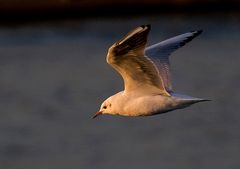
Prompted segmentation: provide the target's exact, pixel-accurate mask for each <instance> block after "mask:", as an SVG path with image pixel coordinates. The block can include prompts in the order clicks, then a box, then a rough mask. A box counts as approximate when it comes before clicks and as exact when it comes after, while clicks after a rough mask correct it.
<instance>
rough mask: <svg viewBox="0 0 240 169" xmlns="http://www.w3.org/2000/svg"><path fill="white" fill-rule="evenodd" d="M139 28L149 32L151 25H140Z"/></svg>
mask: <svg viewBox="0 0 240 169" xmlns="http://www.w3.org/2000/svg"><path fill="white" fill-rule="evenodd" d="M141 27H142V28H143V29H145V28H146V29H149V30H151V25H150V24H146V25H141Z"/></svg>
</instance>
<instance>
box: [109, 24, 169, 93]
mask: <svg viewBox="0 0 240 169" xmlns="http://www.w3.org/2000/svg"><path fill="white" fill-rule="evenodd" d="M150 29H151V27H150V25H143V26H140V27H137V28H136V29H134V30H133V31H131V32H129V33H128V34H127V35H126V36H125V37H123V38H122V39H120V40H119V41H117V42H116V43H115V44H113V45H112V46H111V47H110V48H109V50H108V55H107V62H108V64H110V65H111V66H112V67H113V68H114V69H116V70H117V71H118V72H119V73H120V74H121V76H122V78H123V80H124V87H125V91H127V92H130V91H133V90H138V91H141V92H152V93H157V94H163V95H167V96H169V94H168V92H167V91H166V90H165V88H164V85H163V81H162V79H161V77H160V76H159V74H158V70H157V68H156V67H155V65H154V64H153V62H152V61H151V60H150V59H149V58H147V57H146V56H144V49H145V45H146V42H147V36H148V33H149V31H150ZM141 92H139V93H141Z"/></svg>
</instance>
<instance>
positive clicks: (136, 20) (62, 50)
mask: <svg viewBox="0 0 240 169" xmlns="http://www.w3.org/2000/svg"><path fill="white" fill-rule="evenodd" d="M239 18H240V17H239V15H235V14H216V15H176V14H174V15H152V16H147V17H143V16H141V17H140V16H139V17H124V18H121V17H114V18H102V17H98V18H85V19H84V18H82V19H65V20H57V21H42V22H29V23H25V24H17V25H14V24H13V25H1V26H0V109H1V111H0V168H1V169H75V168H80V169H99V168H102V169H113V168H114V169H123V168H125V169H127V168H129V169H134V168H137V169H146V168H149V169H150V168H151V169H154V168H156V169H186V168H189V169H190V168H195V169H196V168H197V169H239V167H240V161H239V157H240V132H239V130H240V122H239V121H240V112H239V110H240V109H239V95H240V93H239V86H240V19H239ZM142 24H151V25H152V31H151V32H150V35H149V45H150V44H154V43H157V42H159V41H161V40H164V39H167V38H170V37H172V36H175V35H178V34H181V33H185V32H187V31H191V30H198V29H203V34H202V35H200V36H199V37H197V38H196V39H194V40H193V41H192V42H191V43H189V44H188V45H186V46H185V47H183V48H181V49H180V50H178V51H177V52H175V53H174V54H173V55H172V56H171V65H172V74H173V85H174V89H175V90H176V91H178V92H179V93H184V94H187V95H190V96H195V97H201V98H207V99H212V100H213V101H212V102H206V103H200V104H196V105H193V106H191V107H189V108H187V109H182V110H177V111H173V112H170V113H167V114H163V115H158V116H152V117H139V118H129V117H120V116H102V117H100V118H98V119H94V120H92V119H91V117H92V115H93V114H94V113H95V112H96V111H97V110H98V109H99V106H100V104H101V102H102V101H103V100H104V99H105V98H107V97H108V96H110V95H112V94H114V93H116V92H118V91H120V90H122V88H123V86H122V85H123V82H122V79H121V77H120V76H119V75H118V74H117V73H116V72H115V71H114V70H113V69H112V68H111V67H110V66H109V65H107V63H106V62H105V56H106V53H107V49H108V47H109V46H111V45H112V44H113V43H114V42H115V41H116V40H118V39H119V38H121V37H122V36H123V35H124V34H125V33H127V32H128V31H130V30H131V29H133V28H135V27H136V26H139V25H142Z"/></svg>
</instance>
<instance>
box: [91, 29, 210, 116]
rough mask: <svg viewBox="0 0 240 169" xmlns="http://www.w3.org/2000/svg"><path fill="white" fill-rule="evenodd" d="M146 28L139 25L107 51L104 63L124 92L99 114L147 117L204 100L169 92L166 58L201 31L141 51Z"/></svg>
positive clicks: (144, 41)
mask: <svg viewBox="0 0 240 169" xmlns="http://www.w3.org/2000/svg"><path fill="white" fill-rule="evenodd" d="M149 31H150V25H146V26H141V27H138V28H136V29H134V30H133V31H131V32H130V33H128V34H127V35H126V36H125V37H124V38H122V39H121V40H119V41H118V42H116V43H115V44H113V46H111V47H110V48H109V51H108V55H107V62H108V63H109V64H110V65H111V66H112V67H113V68H114V69H115V70H116V71H118V72H119V73H120V75H121V76H122V78H123V80H124V90H123V91H121V92H119V93H117V94H115V95H113V96H111V97H109V98H108V99H106V100H105V101H104V102H103V103H102V105H101V108H100V111H99V112H97V113H96V115H95V116H94V117H96V116H97V115H100V114H112V115H123V116H150V115H155V114H160V113H165V112H168V111H172V110H175V109H180V108H184V107H187V106H189V105H191V104H194V103H197V102H201V101H207V100H205V99H199V98H194V97H190V96H185V95H181V94H177V93H175V92H173V90H172V85H171V80H170V71H169V58H168V57H169V55H170V54H171V53H172V52H174V51H175V50H176V49H178V48H180V47H181V46H183V45H185V44H186V43H187V42H189V41H191V40H192V39H193V38H194V37H196V36H197V35H199V34H200V33H201V31H192V32H189V33H185V34H182V35H179V36H176V37H173V38H171V39H168V40H165V41H163V42H160V43H158V44H155V45H152V46H150V47H148V48H145V45H146V42H147V35H148V33H149Z"/></svg>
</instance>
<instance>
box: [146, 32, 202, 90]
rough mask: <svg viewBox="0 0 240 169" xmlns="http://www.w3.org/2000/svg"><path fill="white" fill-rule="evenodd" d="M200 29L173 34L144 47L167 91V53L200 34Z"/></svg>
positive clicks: (168, 72) (168, 73)
mask: <svg viewBox="0 0 240 169" xmlns="http://www.w3.org/2000/svg"><path fill="white" fill-rule="evenodd" d="M201 33H202V31H201V30H199V31H192V32H188V33H185V34H182V35H178V36H175V37H173V38H170V39H167V40H165V41H162V42H160V43H157V44H155V45H152V46H149V47H147V48H146V49H145V54H146V55H147V56H148V57H149V58H150V59H151V60H152V61H153V62H154V64H155V65H156V67H157V69H158V72H159V74H160V76H161V78H162V80H163V83H164V87H165V89H166V90H167V91H168V92H171V91H172V84H171V77H170V70H169V69H170V68H169V67H170V65H169V64H170V63H169V55H170V54H171V53H172V52H174V51H175V50H177V49H178V48H180V47H182V46H184V45H185V44H186V43H187V42H190V41H191V40H192V39H193V38H195V37H196V36H198V35H199V34H201Z"/></svg>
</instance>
